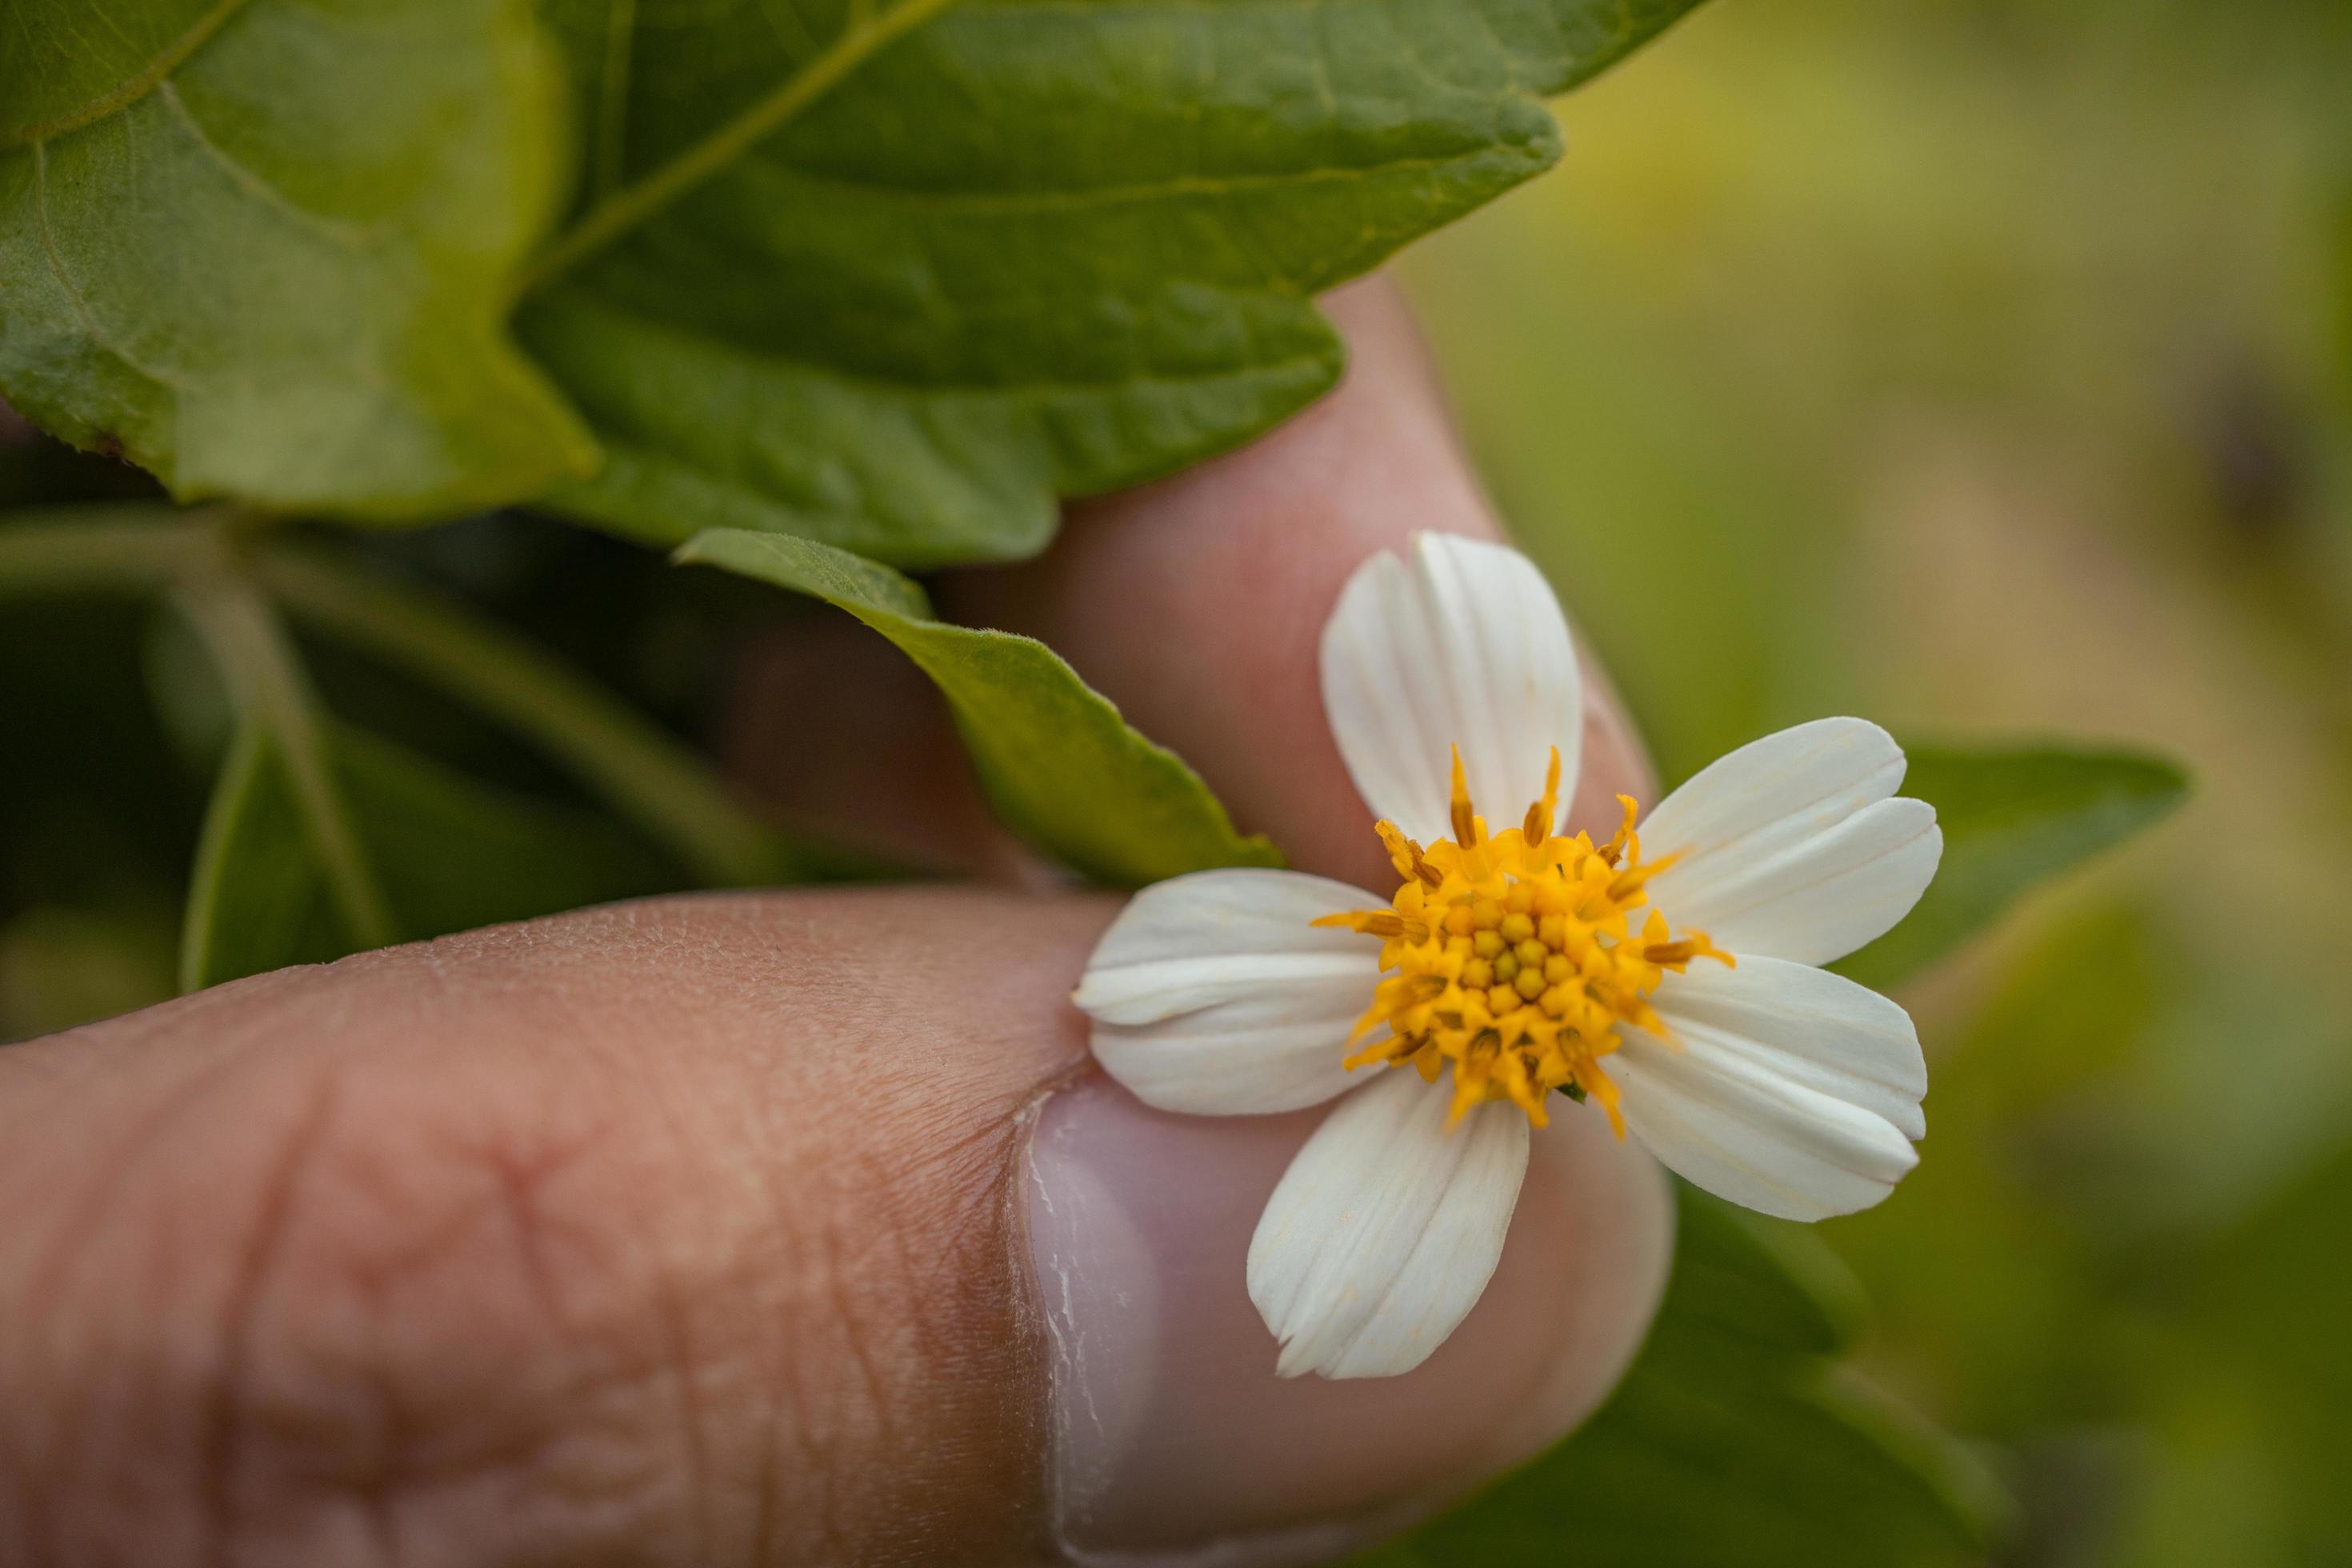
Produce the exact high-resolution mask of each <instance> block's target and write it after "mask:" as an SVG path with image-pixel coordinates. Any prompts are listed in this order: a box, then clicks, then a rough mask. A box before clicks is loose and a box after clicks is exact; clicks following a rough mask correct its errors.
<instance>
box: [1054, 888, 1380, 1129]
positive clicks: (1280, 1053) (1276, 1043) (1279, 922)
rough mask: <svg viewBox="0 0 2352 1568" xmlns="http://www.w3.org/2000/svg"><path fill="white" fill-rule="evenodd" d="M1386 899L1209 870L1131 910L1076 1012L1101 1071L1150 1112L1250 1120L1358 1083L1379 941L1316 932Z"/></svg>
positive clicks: (1097, 956)
mask: <svg viewBox="0 0 2352 1568" xmlns="http://www.w3.org/2000/svg"><path fill="white" fill-rule="evenodd" d="M1387 902H1388V900H1385V899H1382V898H1380V897H1378V896H1376V895H1374V894H1371V893H1367V892H1365V891H1363V890H1362V889H1360V888H1351V887H1349V885H1348V884H1347V883H1345V882H1334V881H1331V880H1329V879H1327V878H1323V877H1308V876H1303V875H1301V874H1299V873H1297V872H1296V871H1267V870H1255V869H1236V870H1227V871H1202V872H1198V873H1196V874H1194V875H1192V876H1189V877H1177V878H1173V879H1170V880H1168V881H1165V882H1158V883H1154V884H1153V885H1152V886H1150V887H1149V888H1146V889H1143V890H1142V891H1141V892H1139V893H1138V894H1136V895H1135V897H1134V898H1133V899H1131V900H1129V902H1128V906H1127V908H1126V909H1125V910H1122V911H1121V912H1120V914H1119V917H1118V920H1116V921H1112V922H1111V926H1110V929H1109V930H1108V931H1105V932H1104V933H1103V935H1102V940H1101V941H1100V942H1097V943H1096V944H1095V951H1094V954H1093V956H1092V957H1090V958H1089V959H1087V972H1086V976H1085V978H1084V979H1082V980H1081V981H1080V982H1079V983H1078V990H1077V995H1076V1002H1077V1005H1078V1006H1079V1007H1080V1009H1082V1010H1083V1011H1084V1012H1086V1013H1087V1015H1088V1016H1090V1017H1092V1018H1093V1019H1094V1020H1095V1029H1094V1041H1093V1043H1094V1051H1095V1057H1096V1059H1097V1060H1098V1061H1100V1062H1101V1063H1102V1065H1103V1068H1104V1069H1105V1070H1106V1071H1108V1073H1109V1074H1110V1075H1111V1077H1113V1078H1115V1079H1118V1081H1119V1082H1120V1083H1122V1084H1125V1085H1126V1086H1127V1088H1128V1089H1129V1090H1130V1091H1131V1092H1132V1093H1134V1095H1135V1096H1136V1097H1137V1098H1138V1099H1139V1100H1143V1101H1144V1102H1145V1103H1146V1104H1148V1105H1155V1106H1158V1107H1159V1108H1160V1110H1181V1111H1190V1112H1192V1113H1195V1114H1198V1115H1210V1116H1229V1115H1251V1114H1256V1113H1261V1112H1269V1111H1276V1110H1297V1109H1298V1108H1300V1107H1301V1106H1307V1105H1316V1104H1319V1103H1321V1102H1322V1101H1324V1100H1328V1099H1330V1098H1331V1097H1332V1096H1333V1095H1335V1094H1338V1093H1339V1091H1340V1090H1342V1089H1349V1088H1351V1087H1353V1086H1354V1085H1355V1084H1358V1083H1360V1082H1362V1081H1363V1079H1362V1077H1361V1075H1357V1076H1354V1077H1350V1076H1349V1073H1348V1072H1347V1071H1346V1069H1345V1068H1342V1067H1341V1066H1340V1063H1341V1062H1342V1061H1343V1060H1345V1059H1346V1058H1347V1056H1348V1045H1347V1041H1348V1031H1349V1028H1350V1027H1352V1026H1354V1024H1355V1021H1356V1019H1357V1018H1358V1017H1359V1016H1361V1014H1362V1013H1363V1011H1364V1009H1365V1008H1366V1007H1368V1006H1369V1005H1370V1004H1371V999H1372V988H1373V987H1374V986H1375V985H1376V984H1379V981H1380V951H1381V944H1380V942H1379V941H1378V940H1377V939H1375V938H1372V937H1368V936H1364V935H1361V934H1360V933H1358V932H1355V931H1336V930H1331V929H1328V928H1324V929H1318V928H1317V927H1316V926H1315V925H1314V924H1313V923H1312V922H1313V921H1316V920H1317V919H1318V918H1319V917H1321V916H1324V915H1328V914H1336V913H1338V912H1339V911H1340V910H1365V909H1375V910H1376V909H1380V908H1381V907H1383V906H1384V905H1385V904H1386V903H1387Z"/></svg>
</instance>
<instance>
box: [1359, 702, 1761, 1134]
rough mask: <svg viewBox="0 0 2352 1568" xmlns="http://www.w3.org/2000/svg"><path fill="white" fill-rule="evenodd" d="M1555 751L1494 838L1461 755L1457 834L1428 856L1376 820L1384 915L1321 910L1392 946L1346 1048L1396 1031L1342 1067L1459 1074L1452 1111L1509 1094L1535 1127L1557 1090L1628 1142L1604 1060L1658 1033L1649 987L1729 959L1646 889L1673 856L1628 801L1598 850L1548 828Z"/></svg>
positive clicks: (1457, 760) (1555, 792)
mask: <svg viewBox="0 0 2352 1568" xmlns="http://www.w3.org/2000/svg"><path fill="white" fill-rule="evenodd" d="M1617 798H1618V801H1619V803H1620V804H1621V805H1622V806H1623V807H1624V810H1625V819H1624V822H1623V824H1622V826H1620V827H1619V828H1618V829H1617V834H1616V837H1612V838H1611V839H1610V840H1609V842H1607V843H1606V844H1601V845H1596V844H1594V843H1593V842H1592V839H1591V836H1590V835H1589V834H1583V833H1579V834H1577V835H1576V836H1575V837H1566V836H1563V835H1560V834H1556V833H1554V832H1553V831H1552V830H1551V828H1552V824H1553V823H1554V822H1555V821H1556V820H1557V819H1558V811H1557V807H1558V805H1559V752H1558V751H1557V750H1554V751H1553V752H1552V754H1551V768H1550V771H1549V774H1548V776H1547V777H1546V779H1545V781H1544V793H1543V798H1542V799H1540V800H1538V801H1537V802H1536V803H1535V804H1534V805H1530V806H1529V807H1528V815H1527V819H1526V821H1525V822H1524V823H1523V824H1522V825H1521V826H1517V827H1514V828H1509V829H1507V830H1506V831H1504V832H1502V833H1499V834H1496V835H1495V836H1494V837H1487V834H1486V819H1485V818H1483V817H1481V816H1478V815H1477V814H1476V813H1475V812H1474V811H1473V810H1472V809H1471V806H1470V794H1469V790H1468V788H1467V786H1466V784H1465V782H1464V779H1463V775H1462V753H1461V752H1460V750H1459V749H1458V748H1457V749H1456V750H1455V752H1454V823H1453V826H1454V837H1452V838H1450V839H1444V838H1441V839H1439V840H1438V841H1437V842H1436V843H1434V844H1432V845H1430V846H1428V847H1426V848H1424V847H1422V846H1421V845H1418V844H1416V843H1414V842H1413V841H1412V839H1410V838H1408V837H1405V836H1404V834H1403V833H1402V832H1400V831H1399V830H1398V828H1397V826H1396V825H1395V824H1394V823H1391V822H1383V823H1381V825H1380V828H1379V831H1380V835H1381V842H1382V843H1383V844H1385V845H1387V846H1388V850H1389V858H1390V859H1391V860H1392V861H1393V862H1394V863H1395V865H1396V868H1397V874H1398V875H1399V876H1401V877H1402V878H1403V879H1404V885H1403V886H1402V887H1401V888H1399V889H1397V895H1396V899H1395V900H1394V901H1393V903H1392V904H1391V907H1390V908H1388V909H1385V910H1355V911H1350V912H1348V913H1344V914H1335V915H1327V916H1325V917H1324V918H1323V919H1321V920H1319V921H1316V922H1315V923H1316V924H1317V925H1318V926H1342V927H1346V928H1347V929H1349V930H1351V931H1364V932H1367V933H1369V934H1370V935H1373V936H1377V937H1380V938H1381V939H1383V940H1382V945H1381V968H1382V969H1383V970H1386V971H1392V972H1393V973H1388V974H1386V975H1385V976H1384V977H1383V978H1382V979H1381V983H1380V984H1379V986H1378V987H1377V988H1376V989H1375V990H1374V992H1373V995H1372V1005H1371V1006H1370V1009H1368V1010H1367V1011H1366V1012H1365V1014H1364V1016H1363V1017H1362V1018H1361V1019H1360V1020H1358V1022H1357V1025H1356V1030H1355V1034H1354V1036H1353V1037H1350V1040H1349V1043H1350V1044H1351V1045H1352V1044H1353V1043H1354V1041H1355V1040H1357V1039H1360V1038H1362V1037H1364V1036H1366V1035H1368V1034H1370V1033H1371V1032H1373V1031H1374V1030H1375V1029H1377V1028H1379V1027H1380V1026H1381V1025H1383V1024H1385V1025H1387V1026H1388V1030H1389V1032H1388V1034H1387V1035H1385V1036H1383V1037H1381V1038H1379V1039H1375V1040H1373V1041H1371V1042H1370V1044H1368V1045H1366V1046H1364V1047H1363V1048H1362V1049H1360V1050H1359V1051H1357V1052H1356V1053H1355V1054H1354V1055H1352V1056H1350V1057H1349V1058H1348V1061H1347V1066H1348V1067H1349V1068H1351V1069H1352V1068H1359V1067H1364V1066H1368V1065H1374V1064H1377V1065H1381V1066H1385V1067H1404V1066H1411V1067H1412V1068H1415V1069H1417V1070H1418V1071H1419V1072H1420V1074H1421V1076H1422V1078H1423V1079H1425V1080H1426V1081H1428V1082H1430V1083H1435V1082H1436V1081H1437V1080H1438V1079H1439V1077H1440V1076H1441V1075H1442V1074H1444V1072H1445V1071H1446V1069H1447V1068H1452V1069H1453V1073H1454V1111H1453V1113H1454V1116H1455V1117H1457V1118H1458V1117H1460V1116H1461V1115H1462V1113H1463V1112H1465V1111H1466V1110H1470V1109H1471V1108H1472V1107H1473V1106H1476V1105H1481V1104H1484V1103H1485V1102H1486V1101H1487V1100H1511V1101H1512V1102H1513V1103H1514V1104H1516V1105H1517V1106H1518V1107H1519V1108H1520V1109H1521V1110H1525V1111H1526V1112H1527V1113H1528V1120H1529V1121H1533V1122H1534V1123H1535V1124H1536V1125H1537V1126H1538V1127H1541V1126H1543V1125H1544V1123H1545V1122H1546V1121H1548V1120H1549V1117H1548V1116H1547V1115H1546V1113H1545V1110H1544V1104H1545V1100H1546V1099H1547V1098H1548V1097H1549V1095H1550V1094H1551V1093H1552V1091H1553V1090H1555V1089H1558V1090H1561V1091H1564V1092H1566V1093H1567V1094H1569V1095H1570V1096H1571V1097H1572V1098H1574V1099H1577V1100H1583V1099H1585V1098H1586V1097H1587V1096H1590V1097H1591V1098H1592V1099H1594V1100H1599V1101H1600V1102H1601V1108H1602V1109H1603V1110H1607V1111H1608V1113H1609V1120H1610V1122H1611V1124H1612V1126H1614V1127H1615V1128H1616V1130H1617V1133H1618V1136H1620V1137H1622V1136H1624V1131H1625V1124H1624V1120H1623V1118H1622V1116H1621V1115H1620V1114H1619V1111H1618V1108H1617V1087H1616V1085H1615V1084H1613V1083H1612V1082H1611V1081H1610V1079H1609V1075H1608V1074H1607V1073H1606V1072H1604V1071H1603V1070H1602V1069H1601V1058H1605V1057H1607V1056H1608V1055H1610V1054H1611V1053H1612V1052H1613V1051H1615V1050H1616V1049H1617V1048H1618V1046H1619V1045H1620V1044H1621V1041H1620V1039H1619V1037H1618V1030H1619V1029H1620V1027H1621V1026H1626V1025H1631V1026H1634V1027H1636V1028H1640V1029H1644V1030H1647V1031H1649V1032H1650V1033H1653V1034H1660V1035H1663V1034H1664V1026H1663V1025H1662V1024H1661V1023H1660V1022H1659V1019H1658V1016H1657V1014H1656V1012H1655V1011H1654V1009H1653V1008H1652V1007H1651V1005H1650V1002H1649V997H1650V994H1651V993H1652V992H1653V991H1654V990H1656V989H1657V986H1658V983H1659V981H1660V980H1661V979H1663V978H1664V975H1665V974H1666V973H1667V972H1668V971H1672V972H1674V973H1682V972H1683V971H1684V970H1685V969H1686V968H1687V967H1688V966H1689V965H1690V963H1691V962H1692V960H1694V959H1698V958H1712V959H1716V960H1718V961H1719V962H1721V963H1725V964H1729V963H1731V962H1732V960H1731V957H1730V956H1729V955H1728V954H1727V953H1725V952H1720V951H1718V950H1717V948H1716V946H1715V944H1714V943H1713V942H1709V941H1708V940H1707V939H1706V935H1705V934H1704V933H1703V932H1700V931H1683V932H1681V933H1680V934H1679V935H1677V934H1675V933H1674V932H1673V931H1670V930H1669V929H1668V926H1667V922H1666V918H1665V916H1664V915H1663V914H1661V913H1659V912H1658V910H1655V909H1654V908H1653V909H1650V910H1648V912H1647V913H1646V915H1645V914H1643V906H1644V905H1645V904H1647V903H1648V901H1649V895H1648V894H1647V893H1645V892H1644V891H1643V886H1644V884H1646V883H1647V882H1648V881H1649V879H1651V878H1652V877H1654V876H1655V875H1657V874H1658V873H1659V872H1660V871H1662V870H1664V869H1665V868H1666V866H1667V865H1668V864H1670V863H1671V858H1669V859H1668V860H1661V861H1655V862H1653V863H1652V864H1650V865H1647V866H1645V865H1643V863H1642V841H1641V838H1640V837H1639V836H1638V835H1636V834H1635V833H1634V832H1633V818H1634V816H1636V814H1637V807H1636V806H1635V805H1634V803H1633V799H1632V798H1631V797H1630V796H1626V795H1619V796H1618V797H1617Z"/></svg>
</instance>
